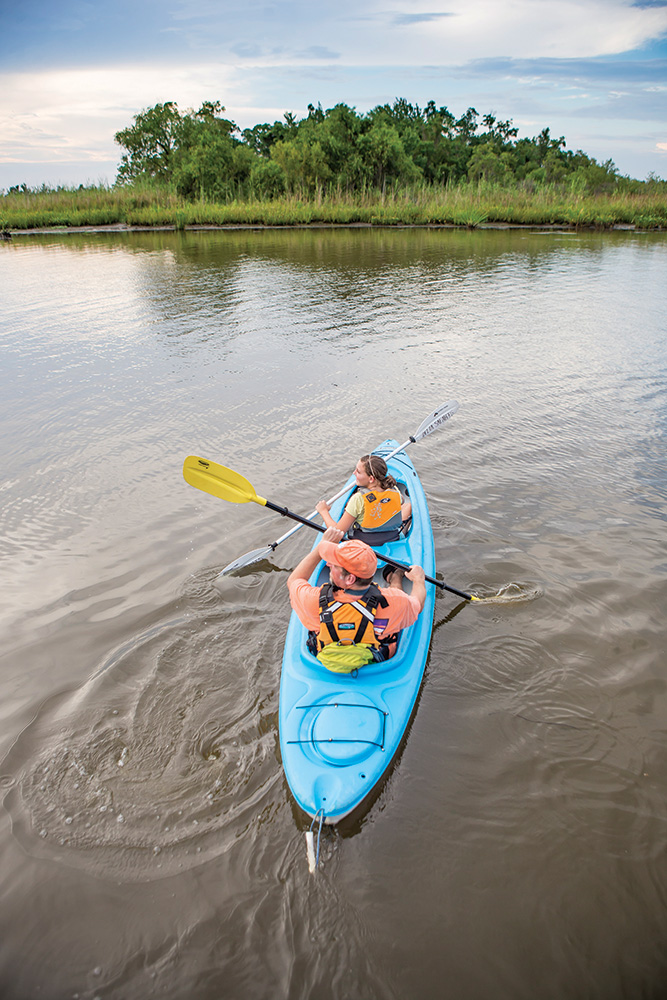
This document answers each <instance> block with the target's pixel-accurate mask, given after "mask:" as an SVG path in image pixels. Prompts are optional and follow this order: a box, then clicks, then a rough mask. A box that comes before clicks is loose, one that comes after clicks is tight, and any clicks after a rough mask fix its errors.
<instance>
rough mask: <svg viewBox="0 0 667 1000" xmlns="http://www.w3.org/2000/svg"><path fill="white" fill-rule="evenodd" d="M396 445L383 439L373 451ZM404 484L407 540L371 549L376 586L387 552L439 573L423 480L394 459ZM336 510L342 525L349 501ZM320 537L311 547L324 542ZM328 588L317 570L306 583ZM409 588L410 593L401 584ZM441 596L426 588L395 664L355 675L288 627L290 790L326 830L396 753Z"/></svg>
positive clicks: (282, 714) (392, 467)
mask: <svg viewBox="0 0 667 1000" xmlns="http://www.w3.org/2000/svg"><path fill="white" fill-rule="evenodd" d="M396 447H398V445H397V442H395V441H386V442H385V443H384V445H382V447H381V448H378V449H376V451H375V452H374V454H378V455H384V456H386V455H388V454H389V453H390V452H391V451H392V450H393V449H394V448H396ZM388 465H389V471H390V472H391V474H392V475H393V476H394V478H395V479H396V480H397V482H398V484H399V487H402V488H404V489H407V492H408V494H409V497H410V500H411V502H412V524H411V526H410V529H409V532H408V534H407V535H406V536H405V537H400V538H399V539H397V540H396V541H392V542H388V543H386V544H384V545H382V546H378V547H376V548H375V551H376V553H377V554H378V557H379V560H378V571H377V573H376V577H375V579H376V582H378V583H380V585H384V586H386V584H384V581H383V580H382V575H381V573H382V569H383V567H384V563H382V561H381V557H382V555H383V554H386V555H389V556H391V557H392V558H393V559H396V560H397V561H399V562H402V563H404V564H406V565H415V564H419V565H421V566H422V567H423V568H424V570H425V572H426V573H427V574H429V575H434V574H435V556H434V548H433V533H432V530H431V522H430V518H429V514H428V507H427V504H426V497H425V495H424V492H423V489H422V486H421V483H420V481H419V478H418V476H417V473H416V471H415V469H414V466H413V465H412V462H411V461H410V459H409V458H408V457H407V455H406V454H405V452H403V451H402V452H399V454H398V455H396V456H395V457H394V458H392V459H390V460H389V462H388ZM349 485H350V491H349V493H348V494H346V496H345V497H344V498H342V499H341V500H340V501H339V502H338V504H336V505H334V507H333V508H332V511H331V513H332V517H333V518H334V519H335V520H337V519H338V518H339V517H340V516H341V514H342V511H343V508H344V506H345V504H346V503H347V500H348V499H349V497H350V495H351V494H352V492H353V490H354V487H355V481H354V478H353V477H351V480H350V483H349ZM319 540H320V539H319V538H318V539H317V540H316V542H315V544H316V545H317V544H318V542H319ZM326 581H328V570H327V568H326V565H325V564H324V563H322V562H321V563H320V564H319V565H318V566H317V568H316V569H315V572H314V573H313V576H312V577H311V579H310V583H311V584H313V585H314V586H319V585H321V584H322V583H323V582H326ZM404 586H405V589H406V590H408V589H409V587H410V583H409V581H407V580H406V581H405V582H404ZM434 606H435V593H434V588H433V587H432V586H427V590H426V603H425V606H424V609H423V611H422V612H421V614H420V615H419V618H418V619H417V621H416V622H415V623H414V624H413V625H411V626H410V627H409V628H407V629H404V630H403V631H402V632H401V634H400V637H399V641H398V646H397V649H396V653H395V654H394V656H392V657H391V658H390V659H389V660H385V661H384V662H381V663H374V662H373V663H370V664H367V665H366V666H364V667H361V668H360V669H359V670H358V672H356V674H339V673H333V672H331V671H329V670H327V669H326V668H325V667H323V666H322V664H321V663H320V662H319V660H317V659H316V658H315V657H314V656H313V655H312V654H311V653H310V652H309V651H308V649H307V648H306V640H307V635H308V634H307V630H306V629H305V628H304V626H303V625H302V624H301V622H300V621H299V619H298V617H297V616H296V614H295V613H294V612H292V615H291V618H290V623H289V626H288V629H287V636H286V640H285V650H284V655H283V666H282V673H281V683H280V708H279V730H280V750H281V754H282V761H283V767H284V770H285V775H286V777H287V781H288V784H289V786H290V789H291V791H292V794H293V795H294V798H295V799H296V802H297V803H298V805H299V806H300V808H301V809H302V810H303V811H304V812H305V813H307V815H308V816H310V817H316V816H319V817H320V818H321V819H323V821H324V822H325V823H329V824H333V823H337V822H339V821H340V820H341V819H343V818H344V817H345V816H347V815H349V814H350V813H351V812H352V811H353V810H354V809H356V808H357V806H359V805H360V803H361V802H363V800H364V799H365V798H366V797H367V796H368V795H370V793H371V792H372V791H373V789H374V788H375V786H376V785H377V783H378V782H379V781H380V779H381V778H382V776H383V774H384V773H385V771H386V770H387V768H388V767H389V765H390V764H391V761H392V759H393V757H394V755H395V754H396V751H397V750H398V748H399V745H400V743H401V740H402V737H403V735H404V733H405V730H406V727H407V725H408V722H409V720H410V716H411V714H412V710H413V708H414V705H415V702H416V699H417V695H418V693H419V688H420V686H421V681H422V677H423V674H424V668H425V665H426V658H427V656H428V650H429V645H430V639H431V631H432V627H433V612H434Z"/></svg>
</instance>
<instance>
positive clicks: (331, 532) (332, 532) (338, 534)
mask: <svg viewBox="0 0 667 1000" xmlns="http://www.w3.org/2000/svg"><path fill="white" fill-rule="evenodd" d="M322 502H324V501H322ZM343 535H344V532H343V531H341V530H340V528H327V530H326V531H325V532H324V534H323V535H322V538H321V541H323V542H336V544H338V542H340V540H341V539H342V537H343ZM423 572H424V571H423V570H422V573H423Z"/></svg>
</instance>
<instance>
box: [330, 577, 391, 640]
mask: <svg viewBox="0 0 667 1000" xmlns="http://www.w3.org/2000/svg"><path fill="white" fill-rule="evenodd" d="M335 590H336V588H335V587H334V585H333V584H332V583H327V584H325V585H324V586H323V587H322V588H321V590H320V630H319V632H318V633H317V636H316V638H315V642H316V646H317V652H319V651H320V650H321V649H324V647H325V646H326V645H327V644H328V643H330V642H338V643H341V645H343V646H349V645H352V644H355V645H359V644H361V645H364V646H374V647H376V648H377V647H379V646H380V645H381V643H380V640H379V638H378V636H377V635H376V633H375V629H374V627H373V625H374V621H375V612H376V609H377V608H378V606H379V607H381V608H386V607H387V605H388V603H389V602H388V601H387V598H386V597H384V596H383V594H382V591H381V590H380V588H379V587H378V586H377V585H376V584H374V583H371V585H370V587H368V588H367V589H366V590H365V591H364V593H363V594H360V595H359V597H358V598H357V599H356V600H355V601H337V600H336V599H335V597H334V591H335ZM385 624H386V623H385ZM383 629H384V626H383V628H381V629H380V630H379V631H380V632H382V631H383Z"/></svg>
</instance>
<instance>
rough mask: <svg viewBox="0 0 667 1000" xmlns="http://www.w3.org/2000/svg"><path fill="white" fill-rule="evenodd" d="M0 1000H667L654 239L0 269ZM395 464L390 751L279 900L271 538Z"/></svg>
mask: <svg viewBox="0 0 667 1000" xmlns="http://www.w3.org/2000/svg"><path fill="white" fill-rule="evenodd" d="M0 288H1V289H2V313H1V315H0V333H1V336H2V364H1V369H0V372H1V373H0V414H1V417H2V424H1V433H0V450H1V455H2V480H1V484H2V485H1V491H0V496H1V501H2V504H1V511H2V531H1V533H0V555H1V557H2V558H1V560H0V583H1V584H2V595H3V600H2V604H1V605H0V650H1V653H0V790H1V791H2V798H3V802H4V805H3V808H2V810H1V811H0V996H1V997H2V998H3V1000H38V998H44V1000H68V998H79V1000H93V998H100V1000H107V998H109V1000H144V998H150V997H156V998H157V997H159V998H167V1000H181V998H183V1000H237V998H238V1000H265V998H266V1000H274V998H278V1000H281V998H285V1000H310V998H313V1000H315V998H317V1000H348V998H349V1000H421V998H443V997H445V998H452V1000H534V998H537V997H539V998H540V1000H597V998H600V1000H660V998H663V997H665V996H667V949H666V946H665V942H666V941H667V733H666V729H667V662H666V656H665V626H664V621H665V608H666V607H667V546H666V542H667V532H666V530H665V529H666V516H667V452H666V447H665V445H666V430H667V236H665V235H664V234H662V235H650V234H640V233H631V232H619V233H605V234H590V233H588V234H581V233H565V232H557V231H555V232H532V231H518V230H517V231H506V232H504V231H495V232H464V231H445V230H410V229H406V230H395V231H371V230H333V231H329V230H291V231H279V230H266V231H249V230H248V231H226V232H200V233H195V232H192V233H190V232H186V233H178V234H174V233H125V234H113V235H107V234H104V235H102V234H87V235H86V234H69V235H62V236H57V235H41V236H21V237H15V238H14V239H13V240H12V241H11V243H6V244H2V245H1V246H0ZM452 398H453V399H456V400H458V402H459V404H460V409H459V412H458V413H457V414H456V416H455V417H454V418H453V419H452V420H450V421H449V422H448V423H446V424H445V425H444V426H443V427H442V428H440V429H439V430H438V431H436V432H434V433H433V434H432V435H431V436H429V437H427V438H425V439H423V440H422V441H419V442H417V443H415V444H413V445H412V446H411V447H410V455H411V457H412V460H413V461H414V463H415V466H416V467H417V470H418V472H419V473H420V476H421V479H422V482H423V484H424V487H425V490H426V493H427V497H428V502H429V508H430V512H431V518H432V522H433V528H434V534H435V542H436V558H437V565H438V572H439V575H440V577H441V578H442V579H444V580H445V581H446V582H448V583H450V584H451V585H452V586H454V587H458V588H460V589H463V590H469V591H473V592H475V593H476V594H479V595H481V596H484V597H487V598H490V599H489V600H485V601H481V602H479V603H477V602H476V603H473V604H469V603H466V602H461V601H460V600H459V598H457V597H454V596H453V595H451V594H447V593H442V592H439V593H438V597H437V601H436V611H435V629H434V632H433V638H432V644H431V650H430V656H429V661H428V665H427V670H426V675H425V679H424V684H423V686H422V689H421V693H420V698H419V701H418V704H417V710H416V713H415V715H414V717H413V719H412V722H411V725H410V729H409V733H408V738H407V740H406V742H405V744H404V746H403V748H402V751H401V753H400V755H399V756H398V758H397V759H396V761H395V762H394V765H393V767H392V769H391V771H390V773H389V774H388V776H387V778H386V780H385V781H384V782H383V783H382V785H381V786H380V787H379V788H378V790H377V794H376V795H375V796H374V798H373V800H372V801H371V802H369V803H368V805H367V808H366V809H365V811H364V813H363V814H362V815H361V816H359V817H357V818H356V819H355V820H354V822H351V823H349V824H348V825H347V827H342V828H340V829H336V828H333V829H325V830H324V832H323V835H322V844H321V864H320V867H319V869H318V871H317V872H316V874H314V875H312V874H310V873H309V871H308V865H307V862H306V849H305V839H304V831H305V830H306V829H307V828H308V823H307V821H306V820H305V818H304V817H303V815H301V814H300V813H299V810H298V809H297V807H296V806H295V805H294V803H293V801H292V799H291V797H290V793H289V790H288V787H287V785H286V782H285V778H284V776H283V772H282V768H281V763H280V757H279V751H278V691H279V680H280V664H281V653H282V645H283V640H284V635H285V630H286V626H287V621H288V617H289V604H288V600H287V595H286V588H285V580H286V577H287V574H288V572H289V570H290V569H291V568H292V567H293V566H294V565H295V564H296V562H297V561H298V560H299V559H300V558H301V556H302V555H303V554H304V553H305V552H306V551H307V550H308V548H309V547H310V545H311V544H312V541H313V538H312V533H311V532H309V531H308V529H303V530H302V531H300V532H298V533H297V534H296V535H295V536H294V537H293V538H290V539H289V540H288V541H286V542H285V543H283V544H282V545H281V546H279V547H278V548H277V549H276V551H275V553H274V555H273V556H272V558H271V559H270V560H265V561H263V562H261V563H259V564H256V565H255V566H253V567H252V568H250V569H248V570H245V571H244V572H243V573H241V574H239V575H233V576H229V577H227V578H225V580H224V582H223V584H222V586H216V585H214V581H215V578H216V576H217V574H218V573H219V571H220V570H221V569H222V567H223V566H225V565H226V564H228V563H229V562H231V561H232V560H233V559H235V558H236V557H237V556H240V555H242V554H243V553H244V552H246V551H250V550H252V549H255V548H257V547H259V546H262V545H264V544H266V543H268V542H271V541H273V540H274V539H276V538H277V537H278V536H280V535H282V534H283V533H284V532H285V531H286V530H287V529H288V528H289V527H290V526H291V523H290V522H286V521H285V519H284V518H281V517H280V516H278V515H276V514H272V513H270V512H269V511H267V510H266V509H263V508H261V507H259V506H258V505H256V504H252V503H248V504H242V505H231V504H229V503H225V502H224V501H222V500H217V499H215V498H213V497H211V496H208V495H206V494H204V493H201V492H198V491H196V490H193V489H192V488H190V487H189V486H187V485H186V484H185V483H184V481H183V479H182V475H181V468H182V463H183V459H184V458H185V456H186V455H188V454H191V453H194V454H199V455H204V456H205V457H207V458H210V459H213V460H215V461H218V462H221V463H223V464H225V465H228V466H231V467H232V468H234V469H236V470H237V471H239V472H241V473H242V474H243V475H244V476H246V477H247V478H248V479H249V480H250V481H251V482H252V484H253V485H254V487H255V489H256V490H257V492H258V493H259V494H260V495H262V496H264V497H267V498H269V499H271V500H272V501H274V502H276V503H279V504H283V505H287V506H289V507H291V508H292V509H294V510H297V511H299V512H301V513H307V512H308V511H310V510H312V508H313V507H314V505H315V503H316V502H317V500H318V499H320V498H321V497H323V496H329V495H331V494H333V493H335V492H336V491H337V489H338V488H339V487H340V486H342V484H343V482H344V481H345V480H346V478H347V476H348V475H349V473H350V471H351V468H352V467H353V465H354V463H355V462H356V460H357V458H358V457H359V455H360V454H362V453H363V452H365V451H368V450H369V449H372V448H373V447H374V446H376V445H379V444H380V443H381V442H382V441H383V440H384V439H385V438H388V437H391V438H396V439H398V440H399V441H404V440H405V439H406V438H407V437H408V436H409V435H410V434H412V433H413V432H414V431H415V430H416V429H417V427H418V426H419V424H420V423H421V421H422V420H423V418H424V417H426V416H427V415H428V414H429V413H430V412H431V411H432V410H434V409H435V407H436V406H437V405H438V404H440V403H442V402H444V401H445V400H448V399H452Z"/></svg>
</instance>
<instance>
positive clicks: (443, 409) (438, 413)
mask: <svg viewBox="0 0 667 1000" xmlns="http://www.w3.org/2000/svg"><path fill="white" fill-rule="evenodd" d="M458 408H459V404H458V403H457V402H456V400H455V399H450V400H449V401H448V402H447V403H442V404H441V405H440V406H438V407H436V409H435V410H434V411H433V413H430V414H429V415H428V417H426V418H425V419H424V420H423V421H422V422H421V424H420V425H419V427H418V428H417V430H416V431H415V433H414V434H411V435H410V437H409V438H408V439H407V441H404V442H403V444H401V445H399V446H398V448H396V449H395V450H394V451H393V452H391V454H389V455H386V456H385V461H387V462H388V461H389V459H390V458H393V457H394V455H398V454H399V452H401V451H404V449H405V448H407V447H408V445H409V444H415V443H416V442H417V441H421V439H422V438H425V437H426V436H427V435H429V434H432V433H433V431H435V430H437V429H438V427H442V425H443V424H444V423H446V422H447V421H448V420H449V419H450V418H451V417H453V416H454V414H455V413H456V411H457V410H458ZM193 485H194V484H193ZM199 488H201V487H199ZM347 489H348V488H347V486H344V487H343V488H342V489H341V490H339V491H338V493H336V494H335V495H334V496H332V497H331V498H330V499H329V500H327V501H326V505H327V511H328V510H329V508H330V507H331V504H333V503H335V501H336V500H339V499H340V498H341V497H342V496H345V494H346V493H347ZM225 499H229V498H228V497H225ZM408 503H409V502H408ZM317 513H318V510H314V511H313V512H312V514H309V515H308V519H307V520H309V521H312V519H313V518H314V517H315V515H316V514H317ZM319 513H321V511H319ZM402 514H403V520H404V521H405V520H407V518H408V516H409V511H408V510H407V508H406V507H405V506H404V509H403V511H402ZM305 523H306V521H304V520H301V522H300V523H299V524H295V525H294V527H293V528H290V530H289V531H286V532H285V534H284V535H281V536H280V538H277V539H276V540H275V542H270V543H269V544H268V545H265V546H263V548H261V549H253V551H252V552H247V553H246V554H245V555H243V556H239V558H238V559H234V561H233V562H230V563H229V565H227V566H225V568H224V569H223V570H222V571H221V572H220V576H226V575H227V574H228V573H234V572H236V571H237V570H239V569H243V568H244V567H245V566H251V565H252V564H253V563H255V562H260V561H261V560H262V559H268V557H269V556H270V555H271V553H272V552H275V550H276V548H277V547H278V546H279V545H280V543H281V542H284V541H285V540H286V539H287V538H290V537H291V536H292V535H293V534H294V533H295V532H296V531H299V530H300V528H301V524H305ZM325 523H326V521H325ZM333 523H334V521H333V518H332V519H331V524H332V525H333Z"/></svg>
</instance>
